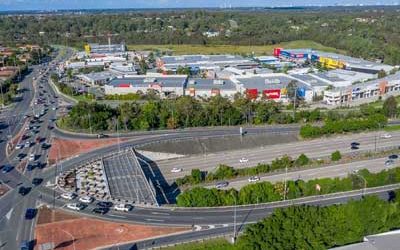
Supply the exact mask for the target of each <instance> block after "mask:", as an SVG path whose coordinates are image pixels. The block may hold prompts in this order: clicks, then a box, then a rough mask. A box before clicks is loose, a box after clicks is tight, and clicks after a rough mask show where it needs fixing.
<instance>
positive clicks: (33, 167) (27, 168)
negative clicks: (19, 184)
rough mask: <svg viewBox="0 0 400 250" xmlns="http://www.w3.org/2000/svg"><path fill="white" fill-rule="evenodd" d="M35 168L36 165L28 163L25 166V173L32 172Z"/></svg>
mask: <svg viewBox="0 0 400 250" xmlns="http://www.w3.org/2000/svg"><path fill="white" fill-rule="evenodd" d="M35 168H36V165H35V164H33V163H28V164H27V165H26V170H27V171H32V170H34V169H35Z"/></svg>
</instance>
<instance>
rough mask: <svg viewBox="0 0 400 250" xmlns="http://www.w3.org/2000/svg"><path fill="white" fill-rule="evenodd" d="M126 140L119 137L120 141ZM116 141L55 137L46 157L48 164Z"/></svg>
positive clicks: (116, 141) (116, 139)
mask: <svg viewBox="0 0 400 250" xmlns="http://www.w3.org/2000/svg"><path fill="white" fill-rule="evenodd" d="M126 140H128V139H127V138H125V139H124V138H123V139H120V142H124V141H126ZM117 143H118V138H111V139H97V140H93V139H92V140H67V139H61V138H58V137H55V138H53V139H52V142H51V148H50V152H49V157H48V163H49V165H52V164H54V163H55V162H56V161H57V159H58V160H59V161H61V160H64V159H67V158H69V157H72V156H74V155H79V154H84V153H87V152H90V151H92V150H95V149H99V148H102V147H107V146H111V145H114V144H117Z"/></svg>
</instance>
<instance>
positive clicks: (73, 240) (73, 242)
mask: <svg viewBox="0 0 400 250" xmlns="http://www.w3.org/2000/svg"><path fill="white" fill-rule="evenodd" d="M60 230H61V231H62V232H64V233H66V234H68V235H69V236H70V237H71V238H72V247H73V248H74V250H76V248H75V238H74V236H73V235H72V234H71V233H70V232H68V231H65V230H64V229H60Z"/></svg>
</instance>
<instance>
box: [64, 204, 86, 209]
mask: <svg viewBox="0 0 400 250" xmlns="http://www.w3.org/2000/svg"><path fill="white" fill-rule="evenodd" d="M67 208H69V209H72V210H76V211H80V210H82V209H84V206H83V205H82V204H80V203H68V204H67Z"/></svg>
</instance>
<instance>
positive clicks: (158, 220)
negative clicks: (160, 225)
mask: <svg viewBox="0 0 400 250" xmlns="http://www.w3.org/2000/svg"><path fill="white" fill-rule="evenodd" d="M146 220H147V221H157V222H163V221H165V220H158V219H146Z"/></svg>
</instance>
